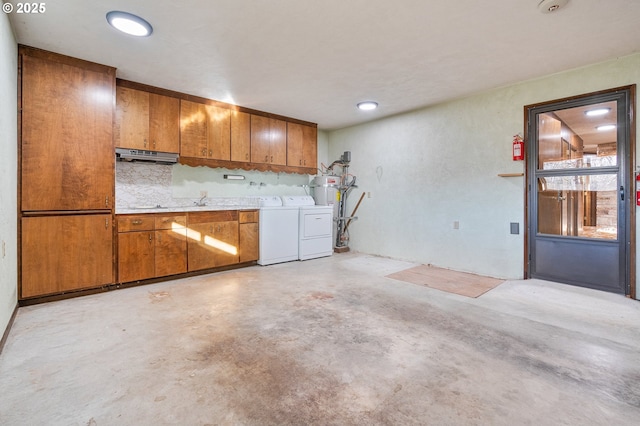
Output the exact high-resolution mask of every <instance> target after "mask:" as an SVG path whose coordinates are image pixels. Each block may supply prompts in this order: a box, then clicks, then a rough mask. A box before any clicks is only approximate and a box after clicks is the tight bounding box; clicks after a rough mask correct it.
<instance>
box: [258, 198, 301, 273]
mask: <svg viewBox="0 0 640 426" xmlns="http://www.w3.org/2000/svg"><path fill="white" fill-rule="evenodd" d="M258 203H259V206H260V210H259V216H260V226H259V229H260V231H259V233H258V236H259V239H260V242H259V247H260V256H259V258H258V264H259V265H271V264H273V263H282V262H289V261H292V260H298V239H299V228H298V216H299V208H298V206H284V205H283V203H282V198H280V197H279V196H277V195H272V196H262V197H258Z"/></svg>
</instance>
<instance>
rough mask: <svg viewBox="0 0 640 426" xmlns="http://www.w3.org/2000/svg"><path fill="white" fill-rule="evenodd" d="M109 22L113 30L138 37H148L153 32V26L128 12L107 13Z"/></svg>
mask: <svg viewBox="0 0 640 426" xmlns="http://www.w3.org/2000/svg"><path fill="white" fill-rule="evenodd" d="M107 22H109V25H111V26H112V27H113V28H115V29H117V30H119V31H122V32H123V33H126V34H129V35H132V36H136V37H147V36H149V35H151V33H152V32H153V27H151V24H149V23H148V22H147V21H145V20H144V19H142V18H141V17H139V16H136V15H133V14H131V13H127V12H120V11H117V10H114V11H111V12H109V13H107Z"/></svg>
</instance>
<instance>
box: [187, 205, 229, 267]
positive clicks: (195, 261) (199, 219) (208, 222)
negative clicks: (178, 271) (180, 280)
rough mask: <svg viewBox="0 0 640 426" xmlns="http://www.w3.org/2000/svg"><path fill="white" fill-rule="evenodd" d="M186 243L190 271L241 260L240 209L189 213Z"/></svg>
mask: <svg viewBox="0 0 640 426" xmlns="http://www.w3.org/2000/svg"><path fill="white" fill-rule="evenodd" d="M187 246H188V247H187V252H188V253H189V255H188V270H189V271H197V270H201V269H209V268H215V267H218V266H226V265H232V264H235V263H239V261H240V258H239V256H238V211H237V210H224V211H210V212H194V213H189V214H188V215H187Z"/></svg>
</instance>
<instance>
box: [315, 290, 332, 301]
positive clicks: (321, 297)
mask: <svg viewBox="0 0 640 426" xmlns="http://www.w3.org/2000/svg"><path fill="white" fill-rule="evenodd" d="M334 297H335V296H334V295H333V294H331V293H325V292H322V291H314V292H313V293H311V294H310V295H309V299H315V300H331V299H333V298H334Z"/></svg>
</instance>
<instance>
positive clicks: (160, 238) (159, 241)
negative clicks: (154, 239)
mask: <svg viewBox="0 0 640 426" xmlns="http://www.w3.org/2000/svg"><path fill="white" fill-rule="evenodd" d="M161 242H162V234H158V243H161Z"/></svg>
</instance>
